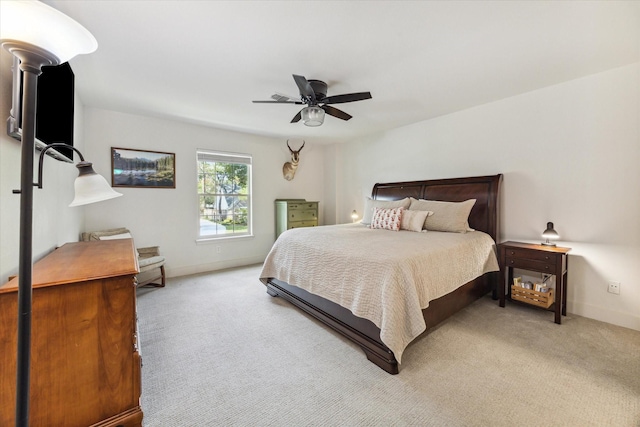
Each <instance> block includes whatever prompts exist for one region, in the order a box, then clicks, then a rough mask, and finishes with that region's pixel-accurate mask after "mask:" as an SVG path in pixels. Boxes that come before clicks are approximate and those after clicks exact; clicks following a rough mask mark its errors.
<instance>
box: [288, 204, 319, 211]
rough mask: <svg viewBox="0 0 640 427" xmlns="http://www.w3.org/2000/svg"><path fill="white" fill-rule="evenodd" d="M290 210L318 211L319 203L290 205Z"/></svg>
mask: <svg viewBox="0 0 640 427" xmlns="http://www.w3.org/2000/svg"><path fill="white" fill-rule="evenodd" d="M289 210H290V211H295V210H315V211H317V210H318V202H300V203H289Z"/></svg>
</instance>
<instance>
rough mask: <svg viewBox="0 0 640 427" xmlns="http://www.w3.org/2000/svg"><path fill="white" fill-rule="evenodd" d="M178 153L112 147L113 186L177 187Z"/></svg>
mask: <svg viewBox="0 0 640 427" xmlns="http://www.w3.org/2000/svg"><path fill="white" fill-rule="evenodd" d="M175 160H176V155H175V153H163V152H160V151H146V150H131V149H128V148H114V147H111V186H112V187H140V188H176V178H175V177H176V166H175Z"/></svg>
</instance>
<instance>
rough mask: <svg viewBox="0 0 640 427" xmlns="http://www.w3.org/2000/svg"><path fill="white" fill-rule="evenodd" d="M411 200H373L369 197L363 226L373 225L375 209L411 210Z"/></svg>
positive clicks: (363, 217) (365, 205)
mask: <svg viewBox="0 0 640 427" xmlns="http://www.w3.org/2000/svg"><path fill="white" fill-rule="evenodd" d="M410 203H411V200H410V199H409V198H408V197H405V198H404V199H402V200H373V199H372V198H371V197H367V198H366V199H365V201H364V213H363V214H362V221H360V222H362V224H364V225H371V218H372V217H373V208H405V209H407V208H409V204H410Z"/></svg>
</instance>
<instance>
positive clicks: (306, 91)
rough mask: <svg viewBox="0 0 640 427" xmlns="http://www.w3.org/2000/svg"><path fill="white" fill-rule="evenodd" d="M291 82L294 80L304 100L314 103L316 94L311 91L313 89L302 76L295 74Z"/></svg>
mask: <svg viewBox="0 0 640 427" xmlns="http://www.w3.org/2000/svg"><path fill="white" fill-rule="evenodd" d="M293 80H295V82H296V85H298V89H300V95H302V96H303V97H304V98H306V99H308V100H310V101H311V102H312V103H314V104H315V103H316V93H315V92H314V91H313V88H312V87H311V85H310V84H309V82H308V81H307V79H306V78H305V77H303V76H298V75H297V74H294V75H293Z"/></svg>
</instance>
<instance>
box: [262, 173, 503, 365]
mask: <svg viewBox="0 0 640 427" xmlns="http://www.w3.org/2000/svg"><path fill="white" fill-rule="evenodd" d="M501 180H502V175H492V176H480V177H468V178H450V179H438V180H425V181H410V182H397V183H385V184H375V185H374V187H373V191H372V195H371V199H373V200H376V201H393V200H400V199H405V198H413V199H428V200H438V201H446V202H463V201H466V200H469V199H475V200H476V202H475V204H474V205H473V208H472V209H471V212H470V213H469V217H468V226H469V227H470V228H471V229H473V230H475V231H477V232H468V233H444V232H439V231H429V232H427V233H426V235H425V234H423V233H409V232H406V231H401V232H399V233H394V232H389V231H386V230H385V231H381V230H370V229H368V228H367V227H365V226H364V225H361V224H348V225H339V226H325V227H317V228H314V229H299V230H290V231H287V232H286V233H283V234H282V235H281V236H280V237H279V238H278V240H277V241H276V243H275V244H274V247H273V248H272V250H271V252H270V253H269V255H268V256H267V259H266V260H265V265H264V266H263V271H262V273H261V275H260V280H261V281H262V283H264V284H265V285H266V287H267V293H268V294H269V295H271V296H273V297H281V298H283V299H285V300H287V301H289V302H290V303H292V304H294V305H295V306H297V307H299V308H300V309H302V310H303V311H304V312H306V313H308V314H310V315H311V316H313V317H315V318H316V319H318V320H320V321H321V322H323V323H324V324H326V325H327V326H329V327H330V328H332V329H334V330H335V331H337V332H339V333H341V334H342V335H344V336H345V337H347V338H348V339H350V340H352V341H353V342H355V343H356V344H358V345H359V346H360V347H361V348H362V349H363V350H364V352H365V354H366V356H367V358H368V359H369V360H370V361H371V362H373V363H375V364H376V365H377V366H379V367H381V368H382V369H384V370H385V371H387V372H389V373H391V374H397V373H398V372H399V363H400V360H401V357H400V356H401V354H402V351H403V350H404V348H405V347H406V346H407V345H409V343H410V342H411V341H413V340H414V339H415V338H417V337H418V336H420V335H422V334H424V331H427V330H429V329H430V328H433V327H434V326H435V325H437V324H438V323H440V322H442V321H443V320H445V319H447V318H448V317H450V316H452V315H453V314H455V313H456V312H458V311H460V310H462V309H463V308H465V307H467V306H468V305H469V304H471V303H473V302H474V301H476V300H477V299H478V298H480V297H482V296H484V295H486V294H487V293H489V292H491V291H493V297H494V298H495V297H496V284H497V276H498V275H497V270H498V268H497V259H496V258H495V247H494V246H495V242H497V241H498V197H499V187H500V183H501ZM332 233H333V234H332ZM445 235H448V236H445ZM367 236H370V237H367ZM426 236H428V240H431V241H435V242H442V245H443V247H445V249H446V248H448V247H449V245H450V243H449V242H450V241H452V240H453V241H456V242H462V243H456V244H461V245H463V246H465V247H466V246H473V245H475V243H473V245H472V244H471V243H468V242H469V241H476V240H477V241H480V242H481V244H482V246H483V248H484V249H482V250H483V251H484V252H483V255H477V254H475V253H472V254H471V255H469V256H467V255H460V256H461V257H462V258H455V257H454V255H451V254H453V252H451V253H450V254H449V255H446V257H447V258H451V259H448V262H447V263H444V264H442V265H440V264H434V262H435V261H434V260H436V259H438V256H436V253H433V255H432V253H431V252H429V253H427V252H425V253H424V254H421V252H420V251H414V252H415V256H414V259H408V260H406V262H405V265H409V266H414V265H415V264H420V268H423V267H425V268H427V267H428V268H429V269H431V270H433V271H434V272H435V271H436V270H441V271H440V276H441V277H443V278H442V279H438V280H440V281H444V282H453V281H455V280H461V279H460V278H461V277H467V278H468V280H466V279H465V281H462V282H460V283H456V284H455V285H454V286H452V285H451V284H449V285H447V286H449V288H448V289H445V288H443V287H441V288H439V289H438V290H437V291H424V292H423V291H418V292H414V291H413V289H414V288H413V287H412V286H407V285H406V284H405V282H407V280H413V281H416V280H417V281H420V282H423V281H428V280H427V279H426V277H427V276H429V274H430V273H429V274H424V275H423V274H421V273H420V274H418V275H415V274H414V276H412V277H411V278H410V279H407V278H406V277H405V276H408V275H407V274H405V273H403V271H404V270H403V269H402V268H400V269H398V268H397V267H395V264H392V263H389V266H386V265H383V264H385V263H384V262H382V261H381V260H382V259H385V258H384V257H383V256H382V258H380V256H381V255H378V252H381V251H384V250H388V252H389V255H390V256H391V255H392V254H393V253H395V252H398V253H399V251H400V248H401V247H403V246H404V245H405V244H404V242H400V238H402V239H407V240H420V239H425V237H426ZM465 236H466V237H465ZM365 238H367V239H368V238H371V239H374V240H372V241H365V240H361V239H365ZM445 238H446V240H445ZM313 239H315V240H313ZM375 239H387V240H375ZM350 241H351V242H352V243H349V242H350ZM296 242H298V243H296ZM310 242H314V243H310ZM315 242H317V243H315ZM296 244H301V245H302V246H300V248H303V247H304V248H306V249H299V248H298V247H296V246H293V245H296ZM351 244H353V245H354V246H358V245H360V246H362V250H360V249H357V248H355V249H353V248H352V247H351V246H347V245H351ZM487 245H488V246H489V249H487ZM343 247H344V248H348V251H346V252H345V251H343V252H340V248H343ZM373 247H375V248H377V249H376V251H375V252H376V256H378V258H375V257H372V256H371V254H372V252H373V249H372V248H373ZM380 247H384V249H381V250H378V249H380ZM387 247H388V249H387ZM420 250H422V249H420ZM424 250H425V251H426V250H427V249H424ZM429 250H430V249H429ZM471 250H472V251H476V252H477V251H479V249H477V250H476V249H473V248H472V249H471ZM330 251H336V252H335V253H332V252H330ZM305 252H309V253H310V254H305ZM311 252H313V253H312V254H311ZM360 252H362V253H360ZM367 253H368V255H367ZM305 255H309V256H306V257H305ZM348 257H353V259H348V260H345V258H348ZM358 257H359V258H358ZM439 257H440V258H439V259H440V261H442V260H443V258H442V255H439ZM467 257H469V258H474V257H479V258H480V264H482V262H485V265H484V266H482V265H481V266H480V267H474V268H476V270H477V269H478V268H481V270H477V271H478V272H477V273H469V272H464V273H460V272H458V265H460V267H462V265H463V264H466V261H465V260H466V258H467ZM483 257H486V259H487V260H486V261H482V260H483V259H484V258H483ZM305 258H307V259H312V260H313V264H310V265H306V264H305V262H307V261H305ZM369 258H371V261H368V259H369ZM400 259H402V260H405V258H402V257H401V258H400ZM365 262H369V264H366V263H365ZM318 263H320V264H318ZM322 263H325V264H324V265H323V264H322ZM423 264H424V265H423ZM350 265H352V266H356V265H357V266H358V267H357V269H355V270H357V271H356V273H354V272H353V271H350V270H354V269H353V268H350ZM383 268H388V269H389V270H390V271H391V273H389V274H387V272H386V271H385V270H382V269H383ZM317 270H323V271H325V272H326V274H324V275H323V276H322V277H321V279H318V276H313V277H310V278H307V277H306V276H305V275H310V276H311V275H313V274H314V271H317ZM460 270H462V268H460ZM417 271H419V272H421V271H422V270H417ZM396 272H400V275H402V277H400V278H398V277H395V276H394V275H396V274H397V273H396ZM368 273H372V274H374V275H375V276H374V277H379V278H380V279H374V280H371V279H368V280H365V281H364V283H357V282H358V281H359V280H356V279H352V278H353V274H357V275H358V276H362V277H363V278H365V279H366V275H367V274H368ZM442 273H444V274H442ZM469 274H472V275H471V276H469ZM454 277H455V280H454V279H453V278H454ZM450 278H451V280H449V279H450ZM307 279H308V280H307ZM319 282H322V283H319ZM351 286H353V289H351ZM369 287H370V288H374V289H377V290H376V291H374V293H375V294H376V295H377V296H375V297H370V296H368V295H365V294H364V293H363V292H361V289H362V288H369ZM305 288H306V289H305ZM334 288H339V289H341V290H339V291H334V290H332V289H334ZM378 288H380V289H378ZM345 293H346V294H348V297H347V298H345V297H344V295H343V294H345ZM396 293H400V294H403V298H407V297H406V295H404V294H410V295H409V298H408V299H407V300H406V301H408V302H404V303H403V302H398V301H400V300H398V301H394V299H397V298H396ZM414 293H416V294H417V296H415V297H414V295H413V294H414ZM339 295H342V296H339ZM434 295H435V297H434ZM414 300H415V301H417V302H414ZM354 301H355V302H354ZM416 305H420V307H417V310H418V312H417V317H419V319H416V307H414V306H416ZM361 307H364V309H362V308H361ZM397 307H400V309H398V308H397ZM405 310H406V311H407V313H410V314H409V315H407V316H406V320H403V322H405V325H404V326H403V325H400V324H396V323H398V322H399V321H398V322H396V319H400V318H402V316H404V314H401V315H400V314H397V312H399V311H400V312H401V311H405ZM354 313H356V314H358V315H355V314H354ZM363 313H364V314H363ZM378 313H380V315H379V316H378ZM386 313H387V314H386ZM388 313H390V314H388ZM397 328H400V329H397ZM398 331H399V332H398ZM392 349H394V350H395V353H394V350H392ZM396 356H397V357H396Z"/></svg>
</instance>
